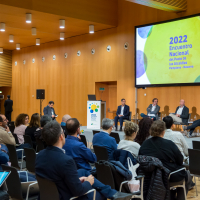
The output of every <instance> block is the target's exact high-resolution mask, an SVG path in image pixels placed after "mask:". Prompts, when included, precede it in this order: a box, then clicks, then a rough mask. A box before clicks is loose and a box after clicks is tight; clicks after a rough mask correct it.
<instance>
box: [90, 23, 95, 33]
mask: <svg viewBox="0 0 200 200" xmlns="http://www.w3.org/2000/svg"><path fill="white" fill-rule="evenodd" d="M89 33H94V25H89Z"/></svg>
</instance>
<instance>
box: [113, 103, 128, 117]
mask: <svg viewBox="0 0 200 200" xmlns="http://www.w3.org/2000/svg"><path fill="white" fill-rule="evenodd" d="M121 107H122V106H118V108H117V113H116V115H117V116H118V115H120V113H121ZM123 115H124V118H129V106H127V105H125V106H124V113H123Z"/></svg>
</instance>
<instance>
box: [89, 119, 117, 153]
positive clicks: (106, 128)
mask: <svg viewBox="0 0 200 200" xmlns="http://www.w3.org/2000/svg"><path fill="white" fill-rule="evenodd" d="M101 126H102V128H103V131H101V132H99V133H96V134H95V135H94V137H93V140H92V144H93V146H101V147H105V148H106V149H107V151H108V156H110V154H111V153H112V152H113V151H114V150H116V149H117V142H116V140H115V138H113V137H110V133H111V131H112V129H113V121H112V120H111V119H108V118H104V119H103V120H102V125H101Z"/></svg>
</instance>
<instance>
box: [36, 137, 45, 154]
mask: <svg viewBox="0 0 200 200" xmlns="http://www.w3.org/2000/svg"><path fill="white" fill-rule="evenodd" d="M36 144H37V148H36V149H37V152H40V151H41V150H43V149H44V144H43V142H42V140H40V139H38V138H36Z"/></svg>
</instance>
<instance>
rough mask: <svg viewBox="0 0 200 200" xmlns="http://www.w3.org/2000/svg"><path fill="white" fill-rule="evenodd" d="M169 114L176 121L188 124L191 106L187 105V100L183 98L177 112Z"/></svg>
mask: <svg viewBox="0 0 200 200" xmlns="http://www.w3.org/2000/svg"><path fill="white" fill-rule="evenodd" d="M169 116H171V117H172V118H173V120H174V122H179V123H184V124H187V123H188V118H189V108H188V107H186V106H185V100H183V99H181V100H180V106H178V107H177V108H176V112H175V113H171V114H169Z"/></svg>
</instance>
